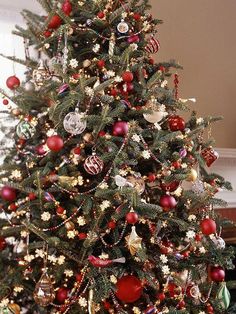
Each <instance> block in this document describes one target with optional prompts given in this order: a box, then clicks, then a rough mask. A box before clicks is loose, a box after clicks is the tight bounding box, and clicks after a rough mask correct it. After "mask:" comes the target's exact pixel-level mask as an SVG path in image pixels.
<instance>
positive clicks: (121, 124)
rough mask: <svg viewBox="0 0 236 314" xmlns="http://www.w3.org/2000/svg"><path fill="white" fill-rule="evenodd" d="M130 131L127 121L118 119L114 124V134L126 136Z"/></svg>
mask: <svg viewBox="0 0 236 314" xmlns="http://www.w3.org/2000/svg"><path fill="white" fill-rule="evenodd" d="M128 131H129V125H128V123H127V122H125V121H118V122H116V123H115V124H114V125H113V132H112V133H113V135H114V136H125V135H127V133H128Z"/></svg>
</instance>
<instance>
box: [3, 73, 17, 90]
mask: <svg viewBox="0 0 236 314" xmlns="http://www.w3.org/2000/svg"><path fill="white" fill-rule="evenodd" d="M6 85H7V87H8V88H9V89H11V90H14V89H17V88H18V87H19V86H20V80H19V79H18V77H17V76H15V75H13V76H9V77H8V79H7V80H6Z"/></svg>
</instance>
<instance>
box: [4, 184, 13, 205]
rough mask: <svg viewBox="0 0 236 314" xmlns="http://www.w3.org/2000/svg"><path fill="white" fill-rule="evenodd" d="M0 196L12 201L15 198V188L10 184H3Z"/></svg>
mask: <svg viewBox="0 0 236 314" xmlns="http://www.w3.org/2000/svg"><path fill="white" fill-rule="evenodd" d="M1 197H2V199H4V200H5V201H9V202H13V201H14V200H15V199H16V190H15V189H13V188H12V187H10V186H4V187H3V188H2V189H1Z"/></svg>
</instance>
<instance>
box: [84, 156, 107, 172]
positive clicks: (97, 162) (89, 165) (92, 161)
mask: <svg viewBox="0 0 236 314" xmlns="http://www.w3.org/2000/svg"><path fill="white" fill-rule="evenodd" d="M103 167H104V162H103V161H102V159H101V158H99V157H98V156H97V155H96V153H93V154H92V155H91V156H89V157H88V158H87V159H86V160H85V162H84V169H85V170H86V171H87V172H88V173H89V174H91V175H93V176H94V175H97V174H99V173H101V172H102V170H103Z"/></svg>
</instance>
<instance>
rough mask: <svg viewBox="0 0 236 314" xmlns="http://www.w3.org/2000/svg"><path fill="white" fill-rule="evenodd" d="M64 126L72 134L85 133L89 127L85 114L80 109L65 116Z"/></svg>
mask: <svg viewBox="0 0 236 314" xmlns="http://www.w3.org/2000/svg"><path fill="white" fill-rule="evenodd" d="M63 126H64V129H65V130H66V132H68V133H70V134H72V135H78V134H81V133H83V132H84V130H85V129H86V127H87V121H86V118H85V114H83V113H80V112H79V111H78V109H76V110H75V111H74V112H69V113H68V114H67V115H66V116H65V118H64V121H63Z"/></svg>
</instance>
